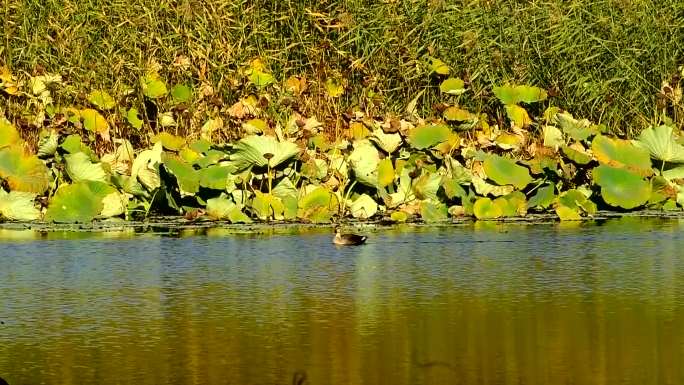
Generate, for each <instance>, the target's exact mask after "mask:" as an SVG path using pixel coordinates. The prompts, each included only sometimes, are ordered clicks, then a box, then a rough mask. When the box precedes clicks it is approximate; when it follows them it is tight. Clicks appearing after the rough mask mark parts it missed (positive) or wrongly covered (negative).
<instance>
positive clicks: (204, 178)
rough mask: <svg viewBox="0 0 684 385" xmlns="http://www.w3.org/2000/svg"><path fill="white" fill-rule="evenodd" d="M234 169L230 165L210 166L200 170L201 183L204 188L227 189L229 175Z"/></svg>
mask: <svg viewBox="0 0 684 385" xmlns="http://www.w3.org/2000/svg"><path fill="white" fill-rule="evenodd" d="M233 171H234V170H233V169H232V168H231V167H228V166H218V165H214V166H209V167H207V168H203V169H201V170H199V171H198V172H197V173H198V174H199V184H200V186H202V187H204V188H209V189H214V190H225V189H226V183H227V181H228V176H229V175H230V174H231V173H232V172H233Z"/></svg>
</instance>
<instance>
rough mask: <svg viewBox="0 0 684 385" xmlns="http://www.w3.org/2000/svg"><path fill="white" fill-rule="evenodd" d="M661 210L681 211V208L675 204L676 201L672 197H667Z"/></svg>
mask: <svg viewBox="0 0 684 385" xmlns="http://www.w3.org/2000/svg"><path fill="white" fill-rule="evenodd" d="M662 209H663V211H681V210H682V208H681V207H679V206H677V201H675V200H673V199H668V200H667V201H666V202H665V203H663V207H662Z"/></svg>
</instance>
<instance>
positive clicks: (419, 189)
mask: <svg viewBox="0 0 684 385" xmlns="http://www.w3.org/2000/svg"><path fill="white" fill-rule="evenodd" d="M441 184H442V176H441V175H440V174H438V173H429V172H425V171H424V172H423V173H422V175H421V176H419V177H418V178H417V179H416V180H415V181H414V182H413V193H414V194H415V196H416V198H418V199H421V200H424V199H428V200H434V201H437V200H439V199H438V197H437V191H439V187H440V186H441Z"/></svg>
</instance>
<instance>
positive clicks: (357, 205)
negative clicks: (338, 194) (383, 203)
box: [349, 194, 378, 219]
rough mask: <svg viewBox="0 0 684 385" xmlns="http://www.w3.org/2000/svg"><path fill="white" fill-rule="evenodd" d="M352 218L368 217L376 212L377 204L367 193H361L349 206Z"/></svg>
mask: <svg viewBox="0 0 684 385" xmlns="http://www.w3.org/2000/svg"><path fill="white" fill-rule="evenodd" d="M349 209H350V211H351V214H352V216H353V217H354V218H359V219H368V218H371V217H373V216H374V215H375V214H376V213H377V212H378V204H377V203H376V202H375V201H374V200H373V198H371V197H370V196H369V195H367V194H362V195H361V196H360V197H358V198H356V200H355V201H354V202H353V203H352V204H351V205H350V207H349Z"/></svg>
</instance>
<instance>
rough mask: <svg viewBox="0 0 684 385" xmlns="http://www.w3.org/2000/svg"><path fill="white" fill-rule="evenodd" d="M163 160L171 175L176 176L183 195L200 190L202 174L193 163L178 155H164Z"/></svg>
mask: <svg viewBox="0 0 684 385" xmlns="http://www.w3.org/2000/svg"><path fill="white" fill-rule="evenodd" d="M162 162H163V163H164V168H166V169H167V170H168V171H169V172H170V173H171V175H173V176H174V177H175V178H176V181H177V182H178V188H179V189H180V193H181V196H191V195H194V194H196V193H197V192H199V187H200V175H199V173H198V172H197V170H195V169H194V168H193V167H192V166H191V165H189V164H188V163H186V162H185V161H184V160H183V159H181V158H180V157H178V156H174V155H169V154H168V153H166V154H163V155H162Z"/></svg>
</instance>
